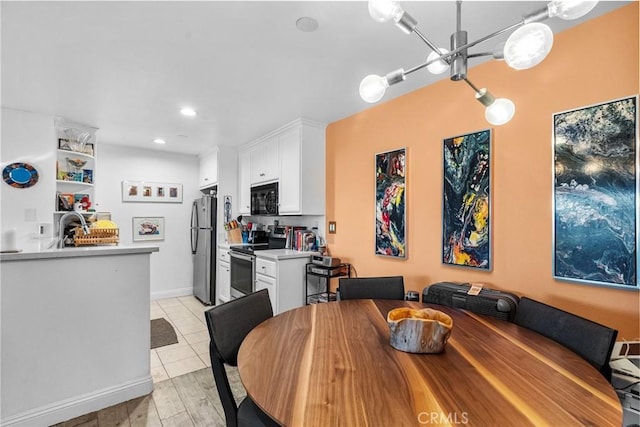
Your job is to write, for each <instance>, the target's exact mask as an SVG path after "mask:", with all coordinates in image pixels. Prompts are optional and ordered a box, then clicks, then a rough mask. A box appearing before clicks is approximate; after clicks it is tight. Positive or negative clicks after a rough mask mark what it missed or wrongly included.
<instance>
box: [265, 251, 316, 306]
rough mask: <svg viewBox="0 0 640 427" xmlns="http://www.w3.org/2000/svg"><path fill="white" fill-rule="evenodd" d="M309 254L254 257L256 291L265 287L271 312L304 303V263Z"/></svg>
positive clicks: (308, 258)
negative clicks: (286, 256)
mask: <svg viewBox="0 0 640 427" xmlns="http://www.w3.org/2000/svg"><path fill="white" fill-rule="evenodd" d="M309 260H310V256H303V257H297V258H286V259H269V258H264V257H262V256H260V255H258V256H257V258H256V283H255V285H256V286H255V287H256V291H259V290H261V289H267V290H268V291H269V298H270V299H271V306H272V307H273V314H274V315H275V314H279V313H282V312H284V311H287V310H291V309H294V308H298V307H302V306H303V305H305V297H304V286H305V265H306V264H307V263H308V262H309Z"/></svg>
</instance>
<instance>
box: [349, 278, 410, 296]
mask: <svg viewBox="0 0 640 427" xmlns="http://www.w3.org/2000/svg"><path fill="white" fill-rule="evenodd" d="M338 288H339V294H340V299H341V300H350V299H368V298H371V299H397V300H403V299H404V279H403V277H402V276H388V277H349V278H347V277H343V278H340V280H339V282H338Z"/></svg>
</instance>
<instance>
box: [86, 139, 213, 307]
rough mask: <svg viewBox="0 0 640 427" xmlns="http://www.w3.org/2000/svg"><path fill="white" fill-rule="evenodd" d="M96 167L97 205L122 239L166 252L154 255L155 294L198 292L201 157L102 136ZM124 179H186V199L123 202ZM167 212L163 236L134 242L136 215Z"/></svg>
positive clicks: (184, 186)
mask: <svg viewBox="0 0 640 427" xmlns="http://www.w3.org/2000/svg"><path fill="white" fill-rule="evenodd" d="M97 139H98V144H99V146H98V150H97V151H98V164H97V167H96V171H95V181H96V189H95V201H96V202H97V204H98V205H97V206H96V210H98V211H101V212H102V211H108V212H111V214H112V220H113V221H114V222H115V223H116V224H118V226H119V228H120V244H121V245H136V244H145V245H148V244H153V245H157V246H158V247H159V248H160V252H157V253H154V254H153V255H152V256H151V297H152V298H153V299H157V298H168V297H173V296H179V295H190V294H191V293H192V274H193V265H192V258H191V244H190V234H189V224H190V218H191V202H192V201H193V200H194V199H195V198H197V197H199V196H200V194H201V193H200V191H199V190H198V158H197V157H196V156H194V155H184V154H176V153H167V152H163V151H157V150H155V151H154V150H144V149H137V148H129V147H124V146H119V145H114V144H106V143H103V142H101V141H100V134H99V133H98V138H97ZM122 181H147V182H167V183H179V184H182V195H183V200H182V203H132V202H126V203H124V202H122ZM144 216H156V217H158V216H159V217H164V220H165V238H164V240H162V241H147V242H133V240H132V218H133V217H144Z"/></svg>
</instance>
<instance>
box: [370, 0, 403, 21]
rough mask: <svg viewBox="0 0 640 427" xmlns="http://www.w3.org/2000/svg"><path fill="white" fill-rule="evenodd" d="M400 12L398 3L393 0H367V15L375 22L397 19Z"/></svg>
mask: <svg viewBox="0 0 640 427" xmlns="http://www.w3.org/2000/svg"><path fill="white" fill-rule="evenodd" d="M402 12H403V10H402V8H401V7H400V5H399V4H398V3H397V2H395V1H393V0H369V15H371V18H372V19H373V20H374V21H376V22H388V21H390V20H391V19H395V20H397V19H398V18H399V17H400V16H401V15H402Z"/></svg>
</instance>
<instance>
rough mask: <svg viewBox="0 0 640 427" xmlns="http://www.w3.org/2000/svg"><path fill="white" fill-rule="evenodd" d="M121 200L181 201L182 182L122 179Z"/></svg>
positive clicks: (147, 201) (149, 201) (143, 201)
mask: <svg viewBox="0 0 640 427" xmlns="http://www.w3.org/2000/svg"><path fill="white" fill-rule="evenodd" d="M122 201H123V202H142V203H145V202H146V203H154V202H155V203H182V184H171V183H166V182H146V181H122Z"/></svg>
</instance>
